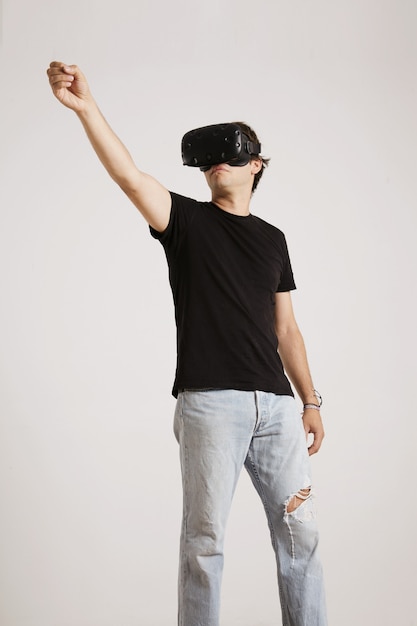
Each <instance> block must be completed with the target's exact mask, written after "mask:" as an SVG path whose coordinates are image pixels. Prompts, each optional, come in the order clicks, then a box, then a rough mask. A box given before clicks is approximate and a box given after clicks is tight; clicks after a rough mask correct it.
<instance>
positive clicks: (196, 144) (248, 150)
mask: <svg viewBox="0 0 417 626" xmlns="http://www.w3.org/2000/svg"><path fill="white" fill-rule="evenodd" d="M260 152H261V144H260V143H255V142H253V141H251V140H250V139H249V137H248V136H247V135H246V134H245V133H244V132H243V131H242V129H241V128H240V126H239V125H238V124H212V125H211V126H203V127H202V128H196V129H195V130H190V131H189V132H188V133H186V134H185V135H184V137H183V138H182V142H181V153H182V162H183V164H184V165H189V166H190V167H199V168H200V170H201V171H202V172H207V170H209V169H210V168H211V166H212V165H217V164H218V163H228V164H229V165H233V166H237V167H242V166H243V165H246V164H247V163H249V161H250V160H251V158H252V157H254V156H258V155H259V154H260Z"/></svg>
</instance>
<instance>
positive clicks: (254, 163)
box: [250, 159, 262, 174]
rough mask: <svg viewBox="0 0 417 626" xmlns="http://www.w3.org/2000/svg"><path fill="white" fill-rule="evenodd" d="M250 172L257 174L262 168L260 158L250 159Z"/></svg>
mask: <svg viewBox="0 0 417 626" xmlns="http://www.w3.org/2000/svg"><path fill="white" fill-rule="evenodd" d="M250 164H251V173H252V174H257V173H258V172H260V171H261V169H262V159H251V162H250Z"/></svg>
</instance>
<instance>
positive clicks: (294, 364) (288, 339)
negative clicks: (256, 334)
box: [278, 328, 317, 404]
mask: <svg viewBox="0 0 417 626" xmlns="http://www.w3.org/2000/svg"><path fill="white" fill-rule="evenodd" d="M278 339H279V347H278V352H279V355H280V357H281V360H282V363H283V365H284V368H285V370H286V372H287V374H288V377H289V378H290V380H291V382H292V383H293V385H294V387H295V389H296V391H297V393H298V395H299V396H300V398H301V400H302V402H303V404H308V403H313V404H317V397H316V395H315V393H314V384H313V380H312V377H311V374H310V368H309V365H308V360H307V354H306V349H305V345H304V340H303V337H302V335H301V333H300V331H299V330H298V328H294V329H291V330H288V331H287V332H286V333H285V334H284V335H282V336H281V337H279V338H278Z"/></svg>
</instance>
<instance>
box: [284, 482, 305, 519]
mask: <svg viewBox="0 0 417 626" xmlns="http://www.w3.org/2000/svg"><path fill="white" fill-rule="evenodd" d="M311 496H312V490H311V485H310V487H304V488H303V489H300V490H299V491H297V493H295V494H294V495H292V496H290V497H289V498H288V500H287V501H286V503H285V512H286V513H293V512H294V511H295V510H296V509H298V507H299V506H300V505H301V504H303V502H305V501H306V500H308V499H309V498H311Z"/></svg>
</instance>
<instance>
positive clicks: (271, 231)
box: [252, 214, 285, 238]
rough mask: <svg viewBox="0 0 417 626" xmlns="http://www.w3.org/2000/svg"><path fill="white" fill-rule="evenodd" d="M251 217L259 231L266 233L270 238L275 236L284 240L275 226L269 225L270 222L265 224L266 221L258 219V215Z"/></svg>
mask: <svg viewBox="0 0 417 626" xmlns="http://www.w3.org/2000/svg"><path fill="white" fill-rule="evenodd" d="M252 217H253V219H254V223H255V224H256V225H257V226H258V228H259V229H261V230H263V231H265V232H266V233H269V234H270V235H271V236H275V237H278V238H282V237H284V238H285V235H284V233H283V232H282V230H280V229H279V228H278V227H277V226H275V225H274V224H271V223H270V222H267V221H266V220H264V219H262V218H261V217H259V215H253V214H252Z"/></svg>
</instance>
